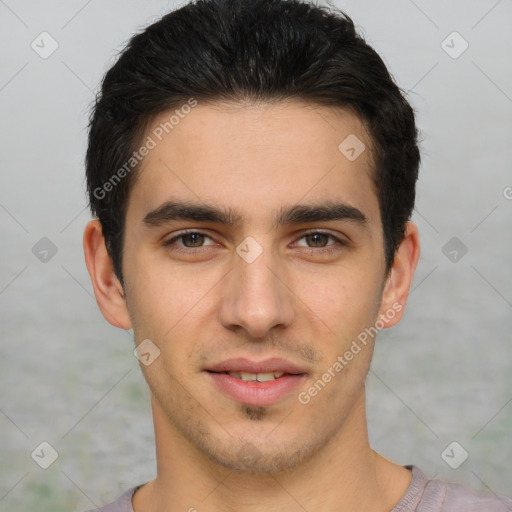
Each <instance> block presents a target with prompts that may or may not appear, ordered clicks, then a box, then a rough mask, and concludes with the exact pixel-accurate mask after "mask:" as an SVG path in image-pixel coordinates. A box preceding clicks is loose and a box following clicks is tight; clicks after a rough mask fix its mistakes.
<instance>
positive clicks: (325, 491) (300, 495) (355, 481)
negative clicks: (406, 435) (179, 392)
mask: <svg viewBox="0 0 512 512" xmlns="http://www.w3.org/2000/svg"><path fill="white" fill-rule="evenodd" d="M152 407H153V417H154V424H155V440H156V449H157V477H156V478H155V479H154V480H153V481H151V482H149V483H148V484H146V485H145V486H143V487H142V488H141V489H139V490H138V491H137V492H136V493H135V495H134V497H133V508H134V511H135V512H142V511H145V512H156V511H157V510H158V511H159V512H178V511H180V512H183V511H190V512H194V511H197V512H231V511H233V512H235V511H236V512H260V511H265V512H273V511H278V510H279V511H281V510H283V509H285V510H315V511H332V510H336V511H339V512H348V511H352V510H365V511H368V512H386V511H389V510H391V509H392V508H393V507H394V505H395V504H396V503H397V502H398V501H399V500H400V498H401V496H402V495H403V494H404V493H405V491H406V489H407V487H408V485H409V483H410V480H411V472H410V471H409V470H407V469H406V468H403V467H402V466H398V465H396V464H394V463H392V462H390V461H388V460H387V459H385V458H383V457H382V456H380V455H379V454H377V453H376V452H374V451H373V450H372V449H371V448H370V446H369V442H368V432H367V426H366V413H365V400H364V393H362V395H361V397H360V399H358V401H357V403H356V405H355V406H354V408H353V409H352V411H351V412H350V415H349V417H348V418H347V419H346V421H345V422H344V423H343V426H342V428H341V429H340V430H339V431H338V432H337V433H336V434H335V435H334V436H333V437H332V438H331V439H330V440H329V441H328V442H327V444H326V445H325V446H324V447H323V449H322V450H319V452H318V453H317V454H316V455H314V456H313V457H312V458H311V459H310V460H309V461H308V462H307V463H305V464H302V465H301V466H299V467H298V468H295V469H294V470H291V471H287V472H280V473H275V474H272V475H262V474H254V473H246V472H239V471H232V470H230V469H227V468H224V467H221V466H219V465H218V464H216V463H214V462H213V461H211V460H210V459H208V458H207V457H205V456H204V455H203V454H202V452H199V451H198V450H197V449H196V448H195V447H194V446H192V445H191V444H190V443H189V442H188V441H187V440H186V439H185V438H184V437H183V436H182V435H181V434H180V433H179V432H177V431H176V429H175V428H174V427H173V425H172V424H171V423H170V422H169V420H168V419H167V418H166V417H165V415H164V413H163V411H162V410H161V409H160V407H159V405H158V403H157V402H156V401H155V400H154V399H153V400H152Z"/></svg>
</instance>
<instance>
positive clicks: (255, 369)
mask: <svg viewBox="0 0 512 512" xmlns="http://www.w3.org/2000/svg"><path fill="white" fill-rule="evenodd" d="M205 373H206V374H207V376H208V378H209V379H210V380H211V382H212V384H213V385H214V387H215V388H216V389H217V390H218V391H220V392H221V393H222V394H224V395H225V396H227V397H229V398H230V399H232V400H234V401H235V402H237V403H241V404H244V405H252V406H260V407H263V406H268V405H272V404H275V403H277V402H279V401H280V400H283V399H284V398H285V397H286V396H288V395H289V394H290V393H291V392H292V391H293V390H294V389H296V388H297V387H298V386H300V385H301V383H303V382H304V380H305V378H306V375H307V373H306V372H305V371H304V370H302V369H301V368H299V367H298V366H296V365H293V364H291V363H289V362H287V361H284V360H282V359H267V360H266V361H262V362H253V361H249V360H247V359H240V358H239V359H231V360H228V361H224V362H222V363H219V364H217V365H215V366H212V367H211V368H208V369H206V370H205Z"/></svg>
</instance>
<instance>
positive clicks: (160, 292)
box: [84, 100, 419, 512]
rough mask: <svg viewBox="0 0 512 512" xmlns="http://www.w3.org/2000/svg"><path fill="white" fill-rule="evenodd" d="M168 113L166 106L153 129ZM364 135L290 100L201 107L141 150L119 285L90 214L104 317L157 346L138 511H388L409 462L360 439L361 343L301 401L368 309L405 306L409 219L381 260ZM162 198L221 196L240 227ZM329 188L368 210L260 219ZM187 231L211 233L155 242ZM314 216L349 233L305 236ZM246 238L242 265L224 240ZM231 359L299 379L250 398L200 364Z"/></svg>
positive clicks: (412, 250)
mask: <svg viewBox="0 0 512 512" xmlns="http://www.w3.org/2000/svg"><path fill="white" fill-rule="evenodd" d="M168 118H169V113H162V114H161V115H160V116H158V117H157V118H156V119H155V122H154V126H157V125H158V124H159V123H160V122H162V121H165V120H166V119H168ZM148 133H150V132H148ZM350 134H355V135H356V136H357V137H358V138H359V139H360V140H361V141H363V142H364V143H365V145H366V150H365V151H364V152H363V153H362V154H361V155H360V156H359V157H358V158H357V159H356V160H354V161H350V160H348V159H347V158H346V157H345V156H344V155H343V154H342V153H341V152H340V151H339V149H338V146H339V144H340V143H341V142H342V141H343V140H344V139H345V138H346V137H347V136H348V135H350ZM370 148H371V141H370V138H369V136H368V134H367V132H366V131H365V128H364V125H363V124H362V123H361V122H360V120H359V118H358V117H357V116H356V115H354V114H353V113H351V112H350V111H348V110H343V109H334V108H331V107H320V106H316V105H315V106H314V107H313V106H312V105H308V104H306V103H303V102H300V101H298V100H294V101H286V102H279V103H274V104H264V105H263V104H257V105H256V104H252V103H244V104H236V105H235V104H230V103H212V104H201V103H200V104H199V105H198V106H197V107H195V108H194V109H193V110H192V112H191V113H190V114H188V115H187V116H186V117H185V118H184V119H182V120H180V123H179V125H177V126H175V127H174V129H173V130H172V132H170V133H169V134H168V135H167V136H166V137H165V138H164V139H163V140H162V142H160V143H158V144H157V146H156V147H155V148H154V149H152V150H151V151H150V152H149V154H148V156H146V158H145V159H144V161H143V162H142V167H141V168H140V174H139V175H138V179H137V180H136V181H135V184H134V186H133V188H132V190H131V193H130V197H129V202H128V208H127V212H126V236H125V243H124V248H123V266H122V268H123V275H124V279H125V287H124V289H123V287H122V286H121V284H120V282H119V280H118V279H117V277H116V276H115V274H114V271H113V267H112V262H111V259H110V258H109V256H108V254H107V251H106V249H105V244H104V240H103V237H102V232H101V225H100V224H99V222H98V221H97V220H93V221H91V222H90V223H89V224H88V225H87V227H86V229H85V233H84V249H85V256H86V263H87V267H88V270H89V273H90V276H91V280H92V283H93V287H94V292H95V294H96V299H97V301H98V305H99V307H100V309H101V311H102V312H103V314H104V316H105V318H106V319H107V320H108V321H109V322H110V323H112V324H113V325H115V326H118V327H120V328H123V329H130V328H133V330H134V335H135V340H136V343H137V344H138V343H140V342H141V341H142V340H145V339H150V340H151V341H152V342H153V343H154V344H155V345H156V346H157V347H158V348H159V350H160V355H159V357H157V358H156V359H155V360H154V361H153V362H152V363H151V364H150V365H148V366H146V365H143V364H141V369H142V371H143V373H144V376H145V378H146V380H147V382H148V385H149V388H150V390H151V396H152V402H151V403H152V411H153V419H154V427H155V438H156V450H157V477H156V478H155V479H154V480H152V481H151V482H149V483H147V484H146V485H144V486H143V487H142V488H141V489H139V490H138V491H137V492H136V493H135V495H134V497H133V507H134V510H135V512H142V511H145V512H153V511H154V512H156V511H160V512H175V511H186V510H189V509H191V508H192V507H194V508H195V509H197V510H198V511H199V512H203V511H205V512H206V511H208V512H217V511H218V512H220V511H222V512H226V511H237V512H253V511H254V512H255V511H265V512H269V511H274V510H276V511H277V510H279V511H281V510H290V511H295V510H296V511H303V510H310V511H311V510H315V511H326V512H327V511H334V510H336V511H342V512H343V511H351V510H364V511H368V512H377V511H378V512H385V511H389V510H391V509H392V508H393V506H394V505H395V504H396V503H397V502H398V501H399V500H400V498H401V496H402V495H403V494H404V493H405V491H406V489H407V487H408V485H409V483H410V480H411V472H410V471H409V470H407V469H406V468H404V467H402V466H399V465H397V464H395V463H393V462H391V461H388V460H387V459H385V458H384V457H382V456H381V455H379V454H377V453H376V452H374V451H373V450H372V449H371V447H370V446H369V442H368V433H367V427H366V413H365V378H366V375H367V372H368V370H369V365H370V361H371V356H372V352H373V340H371V341H372V342H371V343H368V344H367V345H366V346H362V345H361V346H362V350H361V351H360V352H359V353H357V355H355V356H354V357H353V359H352V360H351V361H349V362H348V364H347V365H346V366H344V367H343V370H342V371H340V372H338V373H336V376H335V377H333V378H332V379H331V380H330V382H329V383H328V384H327V385H326V386H325V387H324V388H323V389H321V391H320V392H318V393H317V394H316V396H314V397H312V398H311V400H310V402H309V403H308V404H302V403H300V401H299V400H298V399H297V392H299V391H304V390H306V391H307V390H308V389H309V388H310V387H311V386H313V385H314V383H315V382H316V381H317V380H318V379H319V378H321V377H322V375H323V374H324V372H326V371H327V370H328V368H329V367H332V365H333V363H334V362H335V361H336V360H337V358H338V356H339V355H341V354H344V353H345V352H346V351H347V350H348V349H349V348H350V346H351V343H352V341H353V340H354V339H356V338H357V336H358V334H360V333H361V332H363V331H364V329H365V328H367V327H369V326H373V325H375V322H376V321H377V320H378V319H379V318H381V319H382V318H384V319H385V322H384V327H386V328H387V327H391V326H392V325H394V324H396V323H397V322H398V321H399V320H400V318H401V316H402V314H403V311H404V308H405V304H406V299H407V295H408V292H409V288H410V285H411V281H412V277H413V274H414V270H415V268H416V264H417V261H418V258H419V240H418V231H417V228H416V226H415V225H414V224H413V223H408V224H407V226H406V233H405V237H404V239H403V241H402V243H401V245H400V247H399V248H398V250H397V252H396V257H395V260H394V263H393V266H392V269H391V271H390V272H389V273H387V272H386V268H385V260H384V242H383V233H382V223H381V218H380V213H379V203H378V198H377V196H376V193H375V189H374V187H373V183H372V179H371V176H372V169H373V161H372V158H371V151H370ZM170 199H173V200H176V199H180V200H185V201H191V202H192V201H193V202H198V203H208V204H213V205H216V206H222V207H230V208H233V209H235V210H237V212H238V213H239V214H240V215H241V217H242V223H241V224H240V225H238V226H235V227H229V226H226V225H220V224H215V223H212V222H208V221H206V222H203V221H201V222H199V221H184V220H177V221H172V222H164V223H160V224H158V225H151V226H150V225H147V224H145V223H144V221H143V220H144V218H145V216H146V215H147V214H148V213H149V212H150V211H153V210H155V209H156V208H158V207H159V206H160V205H161V204H163V203H165V202H166V201H169V200H170ZM327 200H331V201H337V202H343V203H345V204H347V205H350V206H352V207H355V208H357V209H358V210H360V211H361V212H362V213H363V214H364V215H365V216H366V218H367V223H366V224H365V225H362V224H361V223H358V222H355V221H353V220H347V219H342V220H334V221H333V220H331V221H319V222H306V223H302V224H293V225H282V226H277V227H273V225H272V221H273V217H272V213H273V211H278V210H279V209H280V208H281V207H287V206H293V205H295V204H298V203H300V204H306V203H307V204H310V203H312V202H324V201H327ZM184 229H194V230H198V231H200V232H201V233H203V234H205V235H206V237H204V238H202V237H199V238H196V239H194V238H190V237H188V238H187V237H185V238H181V239H178V240H177V241H175V242H174V245H170V246H166V245H164V242H165V241H167V240H169V239H171V238H172V237H173V236H175V235H176V234H179V232H180V231H182V230H184ZM316 229H318V230H323V231H328V232H329V234H330V235H333V236H335V237H338V238H339V239H340V240H343V241H344V242H345V245H340V244H337V243H336V241H335V240H334V239H331V238H329V237H328V236H320V237H318V238H314V237H313V238H311V236H310V237H308V236H305V235H306V234H307V233H305V232H306V231H307V230H316ZM249 236H250V237H253V238H254V239H255V240H256V241H257V242H258V244H259V245H260V246H261V248H262V253H261V254H260V256H259V257H258V258H257V259H256V260H254V261H253V262H252V263H247V261H245V260H244V259H243V258H242V257H240V256H239V254H238V253H237V252H236V248H237V246H239V245H240V244H241V243H242V241H244V240H245V239H246V237H249ZM330 248H336V250H334V251H333V252H332V253H330V254H327V253H326V252H325V250H326V249H330ZM180 249H181V250H183V251H187V250H188V252H180ZM194 251H196V252H194ZM394 304H395V313H396V314H395V315H393V318H389V317H390V314H389V311H390V310H391V309H394V308H393V305H394ZM396 304H399V305H400V306H401V307H402V309H401V311H399V312H397V311H396ZM240 356H243V357H247V358H249V359H253V360H258V361H261V360H263V359H266V358H267V357H281V358H284V359H285V360H287V361H290V362H293V363H295V364H297V365H299V366H300V367H301V368H302V369H303V370H304V371H305V372H306V377H305V378H304V382H303V383H301V385H300V388H299V389H297V390H295V391H294V392H292V393H290V394H289V395H287V396H285V397H284V398H283V399H281V400H279V401H278V402H276V403H274V404H272V405H269V406H266V407H247V406H246V405H244V404H241V403H239V402H237V401H235V400H233V399H231V398H230V397H227V396H225V395H224V394H223V393H221V392H219V390H218V389H217V388H216V387H215V386H213V385H212V383H211V379H210V376H209V375H208V374H207V373H206V372H205V371H203V370H204V369H205V367H208V366H209V365H213V364H215V363H219V362H220V361H223V360H226V359H228V358H230V357H240ZM242 455H245V457H242Z"/></svg>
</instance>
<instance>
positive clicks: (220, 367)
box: [205, 357, 306, 375]
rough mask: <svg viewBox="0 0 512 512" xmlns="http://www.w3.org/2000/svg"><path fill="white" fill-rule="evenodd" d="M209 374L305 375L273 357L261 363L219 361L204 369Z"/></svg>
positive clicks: (293, 365)
mask: <svg viewBox="0 0 512 512" xmlns="http://www.w3.org/2000/svg"><path fill="white" fill-rule="evenodd" d="M205 370H207V371H210V372H247V373H269V372H283V373H291V374H297V375H298V374H303V373H306V372H305V371H304V370H303V369H302V368H300V367H299V366H297V365H295V364H293V363H290V362H289V361H286V360H285V359H280V358H277V357H273V358H270V359H264V360H263V361H251V360H250V359H246V358H245V357H237V358H232V359H227V360H225V361H221V362H220V363H217V364H215V365H213V366H209V367H208V368H205Z"/></svg>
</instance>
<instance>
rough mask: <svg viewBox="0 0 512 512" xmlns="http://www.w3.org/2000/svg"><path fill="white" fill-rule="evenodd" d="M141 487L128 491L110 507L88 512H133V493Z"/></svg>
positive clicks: (88, 511) (105, 506)
mask: <svg viewBox="0 0 512 512" xmlns="http://www.w3.org/2000/svg"><path fill="white" fill-rule="evenodd" d="M139 487H140V485H139V486H135V487H131V488H130V489H128V490H126V491H124V492H123V494H121V496H119V497H118V498H117V499H116V500H115V501H113V502H112V503H109V504H108V505H103V506H102V507H100V508H94V509H91V510H87V511H86V512H133V506H132V496H133V493H134V492H135V491H136V490H137V489H138V488H139Z"/></svg>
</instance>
